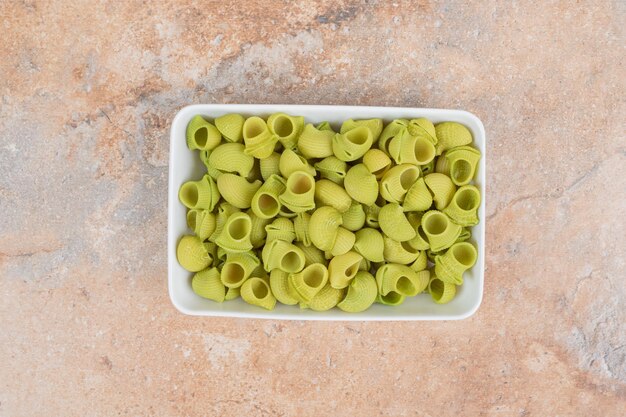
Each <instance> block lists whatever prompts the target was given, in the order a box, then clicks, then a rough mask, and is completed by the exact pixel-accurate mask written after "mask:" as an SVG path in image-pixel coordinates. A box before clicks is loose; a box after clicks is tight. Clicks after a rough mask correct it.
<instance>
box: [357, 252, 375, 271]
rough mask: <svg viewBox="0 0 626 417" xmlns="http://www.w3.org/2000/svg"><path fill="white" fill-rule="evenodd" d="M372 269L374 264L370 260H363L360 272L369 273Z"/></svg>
mask: <svg viewBox="0 0 626 417" xmlns="http://www.w3.org/2000/svg"><path fill="white" fill-rule="evenodd" d="M359 255H360V254H359ZM370 269H372V263H371V262H370V261H369V260H368V259H365V258H363V259H361V263H360V264H359V271H366V272H369V271H370Z"/></svg>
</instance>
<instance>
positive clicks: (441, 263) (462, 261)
mask: <svg viewBox="0 0 626 417" xmlns="http://www.w3.org/2000/svg"><path fill="white" fill-rule="evenodd" d="M477 258H478V253H477V252H476V248H475V247H474V245H472V244H471V243H469V242H459V243H455V244H454V245H452V246H451V247H450V249H448V250H447V251H446V253H444V254H443V255H439V256H435V275H437V277H438V278H439V279H440V280H442V281H443V282H449V283H452V284H455V285H461V284H463V273H464V272H465V271H467V270H468V269H470V268H471V267H472V266H474V264H475V263H476V259H477Z"/></svg>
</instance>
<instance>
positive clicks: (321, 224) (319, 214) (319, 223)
mask: <svg viewBox="0 0 626 417" xmlns="http://www.w3.org/2000/svg"><path fill="white" fill-rule="evenodd" d="M342 221H343V220H342V219H341V214H340V213H339V212H338V211H337V209H335V208H333V207H330V206H322V207H319V208H318V209H317V210H315V211H314V212H313V214H312V215H311V220H310V221H309V236H310V237H311V243H313V245H315V246H316V247H317V248H318V249H321V250H324V251H329V250H331V249H332V248H333V245H334V243H335V238H336V237H337V230H338V229H339V226H341V224H342Z"/></svg>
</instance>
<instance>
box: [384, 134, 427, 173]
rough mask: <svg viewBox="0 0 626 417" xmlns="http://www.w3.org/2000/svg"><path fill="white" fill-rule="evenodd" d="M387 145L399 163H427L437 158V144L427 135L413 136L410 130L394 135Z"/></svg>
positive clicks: (390, 153)
mask: <svg viewBox="0 0 626 417" xmlns="http://www.w3.org/2000/svg"><path fill="white" fill-rule="evenodd" d="M387 147H388V150H389V155H390V156H391V158H393V160H394V161H395V162H396V163H397V164H414V165H426V164H428V163H429V162H431V161H432V160H433V159H435V145H433V143H432V142H431V141H430V140H428V139H427V138H426V137H425V136H412V135H411V134H410V133H409V132H408V131H404V132H402V133H401V134H398V135H396V136H394V137H393V139H391V140H390V141H389V144H388V145H387Z"/></svg>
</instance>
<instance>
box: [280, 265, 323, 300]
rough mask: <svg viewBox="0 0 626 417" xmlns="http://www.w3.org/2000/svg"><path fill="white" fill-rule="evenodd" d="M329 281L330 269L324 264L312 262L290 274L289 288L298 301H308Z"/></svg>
mask: <svg viewBox="0 0 626 417" xmlns="http://www.w3.org/2000/svg"><path fill="white" fill-rule="evenodd" d="M327 282H328V269H326V266H325V265H323V264H311V265H309V266H307V267H305V268H304V269H303V270H302V271H300V272H298V273H295V274H291V275H289V280H288V284H289V289H290V290H291V293H292V294H295V295H296V298H297V299H298V301H301V302H305V303H308V302H309V301H311V299H312V298H313V297H315V295H316V294H317V293H318V292H319V291H320V290H321V289H322V288H323V287H324V285H326V283H327Z"/></svg>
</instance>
